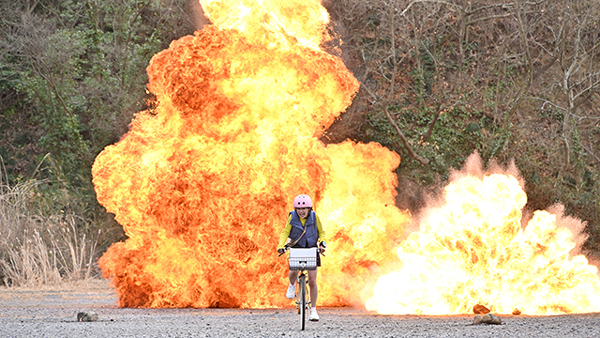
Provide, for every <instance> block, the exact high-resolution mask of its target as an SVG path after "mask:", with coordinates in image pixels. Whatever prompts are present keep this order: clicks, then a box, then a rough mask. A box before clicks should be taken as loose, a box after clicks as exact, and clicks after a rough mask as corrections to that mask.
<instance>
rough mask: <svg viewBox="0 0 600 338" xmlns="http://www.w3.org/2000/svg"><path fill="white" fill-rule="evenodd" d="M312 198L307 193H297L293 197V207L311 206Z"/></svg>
mask: <svg viewBox="0 0 600 338" xmlns="http://www.w3.org/2000/svg"><path fill="white" fill-rule="evenodd" d="M312 206H313V205H312V200H311V199H310V197H309V196H308V195H304V194H302V195H298V196H296V198H294V208H312Z"/></svg>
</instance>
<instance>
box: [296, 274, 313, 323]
mask: <svg viewBox="0 0 600 338" xmlns="http://www.w3.org/2000/svg"><path fill="white" fill-rule="evenodd" d="M296 281H297V282H298V288H297V289H296V290H297V293H296V309H297V310H298V313H300V312H301V311H300V309H301V303H302V294H301V293H302V292H304V302H305V309H306V311H308V310H310V306H311V303H310V292H309V290H308V275H306V274H305V273H304V271H302V272H301V273H299V274H298V277H297V278H296ZM302 285H304V287H302Z"/></svg>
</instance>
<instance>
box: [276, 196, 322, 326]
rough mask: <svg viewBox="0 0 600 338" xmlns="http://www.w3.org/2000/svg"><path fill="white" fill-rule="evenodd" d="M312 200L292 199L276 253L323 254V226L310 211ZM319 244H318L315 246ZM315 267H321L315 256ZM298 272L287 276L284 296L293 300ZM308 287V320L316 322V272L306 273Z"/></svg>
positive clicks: (308, 198) (304, 198)
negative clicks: (289, 250)
mask: <svg viewBox="0 0 600 338" xmlns="http://www.w3.org/2000/svg"><path fill="white" fill-rule="evenodd" d="M312 207H313V204H312V200H311V199H310V197H309V196H308V195H298V196H296V198H294V210H293V211H290V214H289V216H288V218H287V223H286V225H285V228H284V229H283V231H282V232H281V237H280V239H279V245H278V246H277V251H278V252H279V253H280V254H281V253H283V252H284V251H285V246H286V245H288V246H291V247H293V248H315V247H317V246H318V247H319V252H320V253H324V252H325V242H324V241H322V240H323V239H324V237H325V231H324V230H323V225H322V224H321V220H320V219H319V216H317V213H315V212H314V211H313V210H312ZM317 243H319V244H317ZM317 266H321V257H320V256H319V255H317ZM297 276H298V271H291V270H290V272H289V274H288V277H289V280H290V285H289V286H288V290H287V292H286V294H285V296H286V297H287V298H288V299H293V298H294V297H295V294H296V278H297ZM308 286H309V287H310V299H311V301H312V305H313V306H312V308H311V310H310V316H309V320H311V321H318V320H319V315H318V314H317V307H316V305H317V296H318V294H319V292H318V289H317V270H310V271H308Z"/></svg>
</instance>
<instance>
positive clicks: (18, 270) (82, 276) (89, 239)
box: [0, 179, 101, 287]
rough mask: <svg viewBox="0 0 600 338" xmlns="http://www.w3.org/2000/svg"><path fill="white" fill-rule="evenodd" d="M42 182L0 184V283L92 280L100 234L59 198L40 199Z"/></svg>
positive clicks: (23, 284)
mask: <svg viewBox="0 0 600 338" xmlns="http://www.w3.org/2000/svg"><path fill="white" fill-rule="evenodd" d="M47 183H48V182H46V181H44V180H38V179H31V180H28V181H24V182H19V183H17V184H16V185H13V186H10V185H9V184H7V183H6V180H2V179H0V284H3V285H5V286H18V287H39V286H40V285H57V284H61V283H64V282H73V281H79V280H89V279H91V278H92V277H97V276H98V273H97V267H96V264H95V260H96V258H97V255H98V252H97V247H98V239H99V235H100V233H101V232H100V230H96V231H94V230H93V229H94V227H93V226H92V224H90V221H89V220H87V219H85V218H84V217H82V216H80V215H78V214H76V213H75V212H73V211H72V210H71V208H62V209H61V208H56V207H54V208H52V207H49V205H48V204H53V203H55V205H70V204H69V201H65V199H70V198H71V197H69V196H68V195H65V194H56V193H55V194H53V195H51V196H50V197H49V196H42V195H41V193H40V190H41V189H40V187H42V186H44V185H46V184H47Z"/></svg>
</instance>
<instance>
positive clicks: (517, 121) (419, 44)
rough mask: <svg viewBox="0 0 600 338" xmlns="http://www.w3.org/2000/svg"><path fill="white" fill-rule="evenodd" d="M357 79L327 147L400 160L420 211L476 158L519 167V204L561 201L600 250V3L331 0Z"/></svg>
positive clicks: (405, 199)
mask: <svg viewBox="0 0 600 338" xmlns="http://www.w3.org/2000/svg"><path fill="white" fill-rule="evenodd" d="M327 6H328V8H329V11H330V13H331V14H332V17H333V18H334V20H335V22H336V23H337V26H336V30H337V32H339V33H340V34H341V37H342V39H343V40H344V42H345V46H344V47H343V51H344V52H345V55H344V57H345V61H346V63H347V64H348V65H349V67H350V68H351V70H352V71H353V72H354V73H355V74H356V76H357V77H358V79H359V80H360V81H361V84H362V86H361V91H360V93H359V95H358V96H357V98H356V99H355V101H354V104H353V106H352V107H351V108H350V110H349V113H348V114H347V115H346V117H343V118H342V120H341V121H339V122H338V123H337V125H334V127H333V128H332V129H331V130H332V131H333V132H331V133H330V134H329V135H328V137H329V139H332V140H333V141H336V142H337V141H340V140H343V139H344V138H347V137H350V138H356V139H359V140H362V141H371V140H374V141H378V142H380V143H382V144H384V145H386V146H388V147H389V148H391V149H394V150H396V151H398V152H399V153H400V154H401V156H402V158H403V162H402V164H401V166H400V168H399V169H398V171H397V172H398V175H399V177H400V180H401V186H400V188H399V192H400V196H399V203H400V204H401V205H402V206H404V207H407V208H410V209H412V211H414V212H417V211H418V209H419V208H420V207H421V206H422V203H423V199H424V195H426V194H427V193H431V192H435V191H436V190H437V189H439V188H440V187H441V186H443V184H444V182H445V180H446V179H447V177H448V172H449V171H450V170H451V169H452V168H459V167H460V166H462V164H463V163H464V160H465V159H466V157H467V156H468V155H469V154H471V153H472V152H473V151H478V152H479V153H480V154H481V155H482V157H483V159H484V160H485V161H486V162H487V161H492V160H494V161H498V162H500V163H508V162H509V161H510V160H511V159H514V160H515V161H516V164H517V166H518V167H519V169H520V170H521V171H522V174H523V176H524V178H525V181H526V190H527V193H528V196H529V203H528V206H527V207H528V208H530V209H545V208H548V207H549V206H551V205H552V204H555V203H562V204H565V206H566V211H567V213H568V214H570V215H574V216H575V217H579V218H581V219H583V220H584V221H586V222H588V227H587V229H586V231H587V232H588V234H589V235H590V238H589V240H588V242H587V243H586V249H588V250H591V251H592V252H596V251H598V250H599V249H600V246H599V245H600V220H599V217H598V216H600V208H599V202H600V187H599V185H598V180H600V172H599V170H598V168H599V167H600V147H599V146H598V145H599V144H600V110H599V108H598V107H597V102H598V100H599V99H600V96H599V94H598V88H599V87H600V4H599V3H598V2H597V1H585V0H573V1H550V0H537V1H525V0H515V1H498V0H484V1H466V0H456V1H437V0H427V1H425V0H412V1H409V0H371V1H361V0H337V1H330V2H328V3H327Z"/></svg>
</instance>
